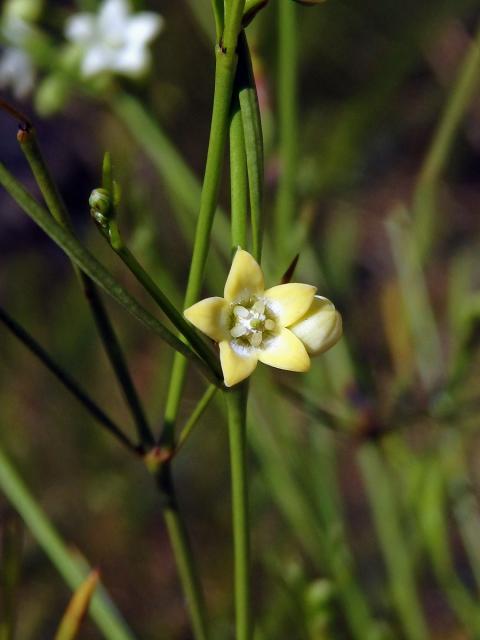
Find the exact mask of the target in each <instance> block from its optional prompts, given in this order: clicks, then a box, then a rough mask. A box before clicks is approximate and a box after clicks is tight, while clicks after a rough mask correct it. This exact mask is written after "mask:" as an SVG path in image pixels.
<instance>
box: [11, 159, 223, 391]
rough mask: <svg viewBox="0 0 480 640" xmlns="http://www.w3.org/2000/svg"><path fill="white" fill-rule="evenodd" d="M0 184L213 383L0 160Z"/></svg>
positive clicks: (91, 273) (183, 346) (113, 294)
mask: <svg viewBox="0 0 480 640" xmlns="http://www.w3.org/2000/svg"><path fill="white" fill-rule="evenodd" d="M0 184H2V185H3V186H4V187H5V189H6V190H7V191H8V193H9V194H10V195H11V196H12V198H13V199H14V200H15V201H16V202H17V203H18V205H19V206H20V207H21V208H22V209H23V210H24V211H25V213H26V214H27V215H28V216H29V217H30V218H32V220H33V221H34V222H35V223H36V224H38V226H39V227H41V228H42V229H43V231H44V232H45V233H46V234H47V235H48V236H49V237H50V238H51V239H52V240H53V241H54V242H55V243H56V244H57V245H59V246H60V247H61V249H63V251H64V252H65V253H66V254H67V255H68V256H69V257H70V258H71V260H73V261H74V262H75V264H77V265H78V266H79V267H80V268H81V269H82V270H83V271H84V272H85V273H86V274H87V275H88V276H90V278H91V279H92V280H94V281H95V282H96V283H97V284H98V285H99V286H100V287H101V288H102V289H104V290H105V291H106V292H107V293H108V294H109V295H110V296H111V297H112V298H113V299H114V300H116V301H117V302H118V303H119V304H120V305H121V306H122V307H124V309H126V310H127V311H128V312H129V313H130V314H131V315H133V316H134V317H135V318H136V319H137V320H139V321H140V322H141V323H142V324H144V325H145V326H146V327H148V328H149V329H150V330H152V331H154V332H155V333H156V334H157V335H159V336H160V337H161V338H162V339H163V340H164V341H165V342H167V344H169V345H170V346H171V347H173V348H174V349H175V350H177V351H179V352H180V353H181V354H182V356H184V357H186V358H188V359H189V360H191V361H193V362H195V363H196V364H197V366H198V367H199V368H200V369H201V371H202V372H203V373H204V375H205V376H206V377H207V378H208V379H209V380H210V381H211V382H212V383H214V384H218V380H217V378H216V377H215V376H214V375H213V374H212V373H211V371H210V369H209V368H208V367H207V366H206V365H205V363H204V362H203V360H201V359H200V358H199V357H198V356H197V354H196V353H195V352H194V351H192V349H190V347H188V346H187V345H186V344H185V343H184V342H182V341H181V340H179V339H178V338H177V337H176V336H175V335H174V334H173V333H172V332H171V331H169V330H168V329H167V328H166V327H164V325H163V324H162V323H161V322H160V321H159V320H157V319H156V318H155V317H154V316H153V315H152V314H151V313H149V312H148V311H147V310H146V309H144V308H143V307H142V306H141V305H140V304H139V303H138V302H137V301H136V300H135V299H134V298H133V297H132V296H131V295H130V294H129V293H127V291H126V290H125V289H124V288H123V287H122V286H121V285H120V284H119V283H118V282H117V281H116V280H115V278H114V277H113V276H112V275H111V274H110V273H109V272H108V271H107V270H106V269H105V267H103V266H102V265H101V264H100V263H99V262H98V260H97V259H96V258H95V257H94V256H93V255H92V254H91V253H90V252H89V251H87V249H85V247H83V246H82V245H81V244H80V242H79V241H78V240H77V238H75V236H73V235H72V234H71V233H69V232H68V231H66V230H65V229H64V228H63V227H61V226H60V225H59V224H58V223H57V222H56V221H55V220H53V219H52V218H51V216H50V215H49V214H48V213H47V212H46V211H45V209H43V207H41V206H40V205H39V204H38V203H37V202H36V201H35V200H34V199H33V198H32V196H31V195H30V194H29V193H28V192H27V191H26V190H25V189H24V188H23V186H22V185H21V184H20V182H18V180H17V179H16V178H15V177H14V176H13V175H12V174H11V173H10V172H9V171H8V170H7V169H6V168H5V166H4V165H3V164H2V163H0Z"/></svg>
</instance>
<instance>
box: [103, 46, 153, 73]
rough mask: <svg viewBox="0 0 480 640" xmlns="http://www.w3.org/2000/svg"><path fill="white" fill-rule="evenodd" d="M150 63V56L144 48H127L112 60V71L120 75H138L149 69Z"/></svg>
mask: <svg viewBox="0 0 480 640" xmlns="http://www.w3.org/2000/svg"><path fill="white" fill-rule="evenodd" d="M149 61H150V56H149V54H148V51H146V50H145V49H144V48H139V47H137V46H136V45H135V46H131V47H125V48H124V49H123V50H122V51H119V52H118V54H117V55H116V56H115V58H114V60H112V69H114V70H115V71H118V73H125V74H127V75H137V74H139V73H141V72H142V71H144V70H145V69H146V68H147V66H148V63H149Z"/></svg>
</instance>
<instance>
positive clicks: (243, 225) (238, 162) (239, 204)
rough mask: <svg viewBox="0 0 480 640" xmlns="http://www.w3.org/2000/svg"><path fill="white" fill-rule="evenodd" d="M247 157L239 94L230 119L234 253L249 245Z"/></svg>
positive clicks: (233, 102) (235, 99) (233, 101)
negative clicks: (239, 248) (238, 248)
mask: <svg viewBox="0 0 480 640" xmlns="http://www.w3.org/2000/svg"><path fill="white" fill-rule="evenodd" d="M247 193H248V184H247V158H246V155H245V138H244V135H243V124H242V113H241V111H240V103H239V101H238V94H237V95H235V96H234V97H233V99H232V115H231V119H230V206H231V210H232V214H231V215H232V230H231V235H232V254H233V253H235V251H236V249H237V247H242V248H243V249H246V247H247V208H248V201H247Z"/></svg>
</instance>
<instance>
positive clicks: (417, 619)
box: [359, 443, 429, 640]
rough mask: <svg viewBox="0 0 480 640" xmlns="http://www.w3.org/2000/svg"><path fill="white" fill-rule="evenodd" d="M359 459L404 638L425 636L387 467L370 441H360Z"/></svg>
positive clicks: (427, 635)
mask: <svg viewBox="0 0 480 640" xmlns="http://www.w3.org/2000/svg"><path fill="white" fill-rule="evenodd" d="M359 463H360V469H361V471H362V477H363V479H364V482H365V488H366V491H367V495H368V499H369V503H370V507H371V509H372V515H373V519H374V523H375V528H376V530H377V534H378V536H379V541H380V545H381V548H382V552H383V557H384V559H385V563H386V567H387V571H388V575H389V582H390V589H391V594H392V599H393V603H394V605H395V607H396V609H397V613H398V619H399V622H400V624H401V625H402V627H403V630H404V633H405V638H407V640H426V638H428V637H429V634H428V629H427V625H426V622H425V618H424V614H423V611H422V609H421V604H420V598H419V597H418V593H417V585H416V583H415V573H414V567H413V564H412V558H411V556H410V554H409V550H408V548H407V545H406V544H405V540H404V534H403V531H402V527H401V522H400V518H399V513H398V509H397V506H396V497H395V493H394V489H393V487H392V486H391V479H390V477H389V474H388V469H387V468H386V466H385V463H384V460H383V458H382V455H381V453H380V451H379V450H378V447H377V446H376V445H375V444H371V443H368V444H364V445H363V446H362V447H361V449H360V450H359Z"/></svg>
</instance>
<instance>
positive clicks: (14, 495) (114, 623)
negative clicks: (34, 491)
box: [0, 449, 134, 640]
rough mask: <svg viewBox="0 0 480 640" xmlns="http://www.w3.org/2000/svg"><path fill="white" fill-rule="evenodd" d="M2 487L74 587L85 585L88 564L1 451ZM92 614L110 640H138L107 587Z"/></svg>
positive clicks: (98, 596)
mask: <svg viewBox="0 0 480 640" xmlns="http://www.w3.org/2000/svg"><path fill="white" fill-rule="evenodd" d="M0 487H1V489H2V491H3V492H4V493H5V495H6V497H7V498H8V500H9V501H10V502H11V504H12V505H13V506H14V507H15V509H16V510H17V511H18V513H19V514H20V515H21V517H22V518H23V520H24V521H25V523H26V525H27V527H28V528H29V530H30V532H31V533H32V535H33V537H34V538H35V539H36V540H37V542H38V544H39V545H40V546H41V547H42V548H43V550H44V551H45V553H46V554H47V556H48V557H49V558H50V560H51V561H52V563H53V564H54V566H55V567H56V569H57V571H58V572H59V573H60V575H61V576H62V577H63V579H64V580H65V582H66V583H67V584H68V585H69V586H70V588H71V589H72V590H73V591H75V589H76V588H77V587H78V586H79V585H80V584H81V583H82V582H83V580H84V579H85V577H86V576H87V575H88V573H89V571H88V569H86V568H85V563H84V562H82V561H80V559H79V558H78V557H77V556H76V555H75V554H73V553H72V551H71V549H69V548H68V547H67V545H66V544H65V543H64V542H63V541H62V539H61V538H60V536H59V535H58V533H57V532H56V531H55V529H54V527H53V526H52V524H51V522H50V521H49V520H48V518H47V517H46V515H45V513H44V512H43V511H42V510H41V509H40V507H39V506H38V504H37V503H36V502H35V499H34V498H33V497H32V495H31V494H30V492H29V491H28V489H27V487H26V485H25V484H24V483H23V481H22V479H21V478H20V477H19V475H18V474H17V472H16V471H15V469H14V467H13V466H12V464H11V463H10V460H9V459H8V458H7V456H6V455H5V453H4V452H3V451H2V449H0ZM89 615H90V617H91V618H92V620H94V622H95V624H96V625H97V626H98V628H99V629H100V630H101V632H102V633H103V635H104V636H105V638H108V640H134V637H133V635H132V632H131V631H130V629H129V628H128V627H127V625H126V623H125V621H124V620H123V618H122V616H121V614H120V613H119V611H118V610H117V608H116V607H115V605H114V604H113V602H112V601H111V599H110V597H109V595H108V594H107V592H106V590H105V589H104V588H103V587H99V588H98V589H97V590H96V593H95V594H94V596H93V599H92V603H91V606H90V609H89Z"/></svg>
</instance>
